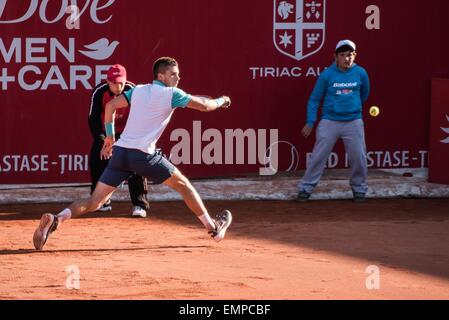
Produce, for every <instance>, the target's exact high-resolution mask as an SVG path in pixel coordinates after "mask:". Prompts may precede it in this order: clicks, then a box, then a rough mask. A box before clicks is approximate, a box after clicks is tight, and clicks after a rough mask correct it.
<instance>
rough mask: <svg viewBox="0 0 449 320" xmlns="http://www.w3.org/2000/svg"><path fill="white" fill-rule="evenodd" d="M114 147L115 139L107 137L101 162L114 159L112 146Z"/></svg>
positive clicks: (102, 150) (101, 154)
mask: <svg viewBox="0 0 449 320" xmlns="http://www.w3.org/2000/svg"><path fill="white" fill-rule="evenodd" d="M113 145H114V138H113V137H110V136H108V137H106V139H104V144H103V148H102V149H101V153H100V158H101V160H108V159H110V158H111V157H112V146H113Z"/></svg>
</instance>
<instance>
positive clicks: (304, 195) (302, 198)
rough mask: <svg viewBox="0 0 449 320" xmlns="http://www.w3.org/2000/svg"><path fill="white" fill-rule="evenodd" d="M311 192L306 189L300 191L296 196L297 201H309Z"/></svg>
mask: <svg viewBox="0 0 449 320" xmlns="http://www.w3.org/2000/svg"><path fill="white" fill-rule="evenodd" d="M309 198H310V193H307V192H305V191H299V192H298V195H297V196H296V201H298V202H307V201H309Z"/></svg>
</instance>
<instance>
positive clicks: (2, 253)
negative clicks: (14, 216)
mask: <svg viewBox="0 0 449 320" xmlns="http://www.w3.org/2000/svg"><path fill="white" fill-rule="evenodd" d="M207 248H209V246H152V247H136V248H102V249H98V248H95V249H71V250H34V249H16V250H0V256H7V255H30V254H33V255H35V254H37V255H42V254H43V255H47V254H52V253H83V252H86V253H88V252H93V253H102V252H121V251H161V250H186V249H207Z"/></svg>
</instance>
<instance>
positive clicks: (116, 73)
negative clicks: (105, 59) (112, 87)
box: [107, 64, 126, 83]
mask: <svg viewBox="0 0 449 320" xmlns="http://www.w3.org/2000/svg"><path fill="white" fill-rule="evenodd" d="M107 79H108V80H109V81H111V82H114V83H117V82H126V69H125V67H124V66H122V65H120V64H114V65H113V66H111V67H110V68H109V70H108V77H107Z"/></svg>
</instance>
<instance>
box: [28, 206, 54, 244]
mask: <svg viewBox="0 0 449 320" xmlns="http://www.w3.org/2000/svg"><path fill="white" fill-rule="evenodd" d="M57 228H58V218H57V217H56V216H55V215H54V214H51V213H46V214H44V215H43V216H42V217H41V221H40V223H39V226H38V227H37V229H36V231H34V235H33V244H34V247H35V248H36V249H37V250H42V248H43V247H44V245H45V243H46V242H47V239H48V236H49V235H50V233H52V232H53V231H55V230H56V229H57Z"/></svg>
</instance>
